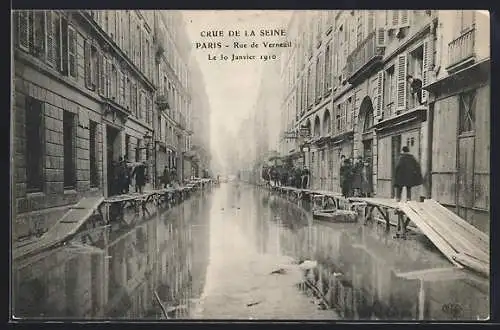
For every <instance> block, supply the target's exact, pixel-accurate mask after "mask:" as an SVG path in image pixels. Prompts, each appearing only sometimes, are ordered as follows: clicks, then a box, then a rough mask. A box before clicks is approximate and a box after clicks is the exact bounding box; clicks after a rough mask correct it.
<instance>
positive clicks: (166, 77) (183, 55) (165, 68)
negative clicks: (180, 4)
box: [154, 10, 191, 180]
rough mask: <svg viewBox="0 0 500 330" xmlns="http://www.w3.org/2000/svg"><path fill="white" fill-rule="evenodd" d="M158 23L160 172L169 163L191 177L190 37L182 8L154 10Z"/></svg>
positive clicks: (158, 153) (180, 175) (181, 176)
mask: <svg viewBox="0 0 500 330" xmlns="http://www.w3.org/2000/svg"><path fill="white" fill-rule="evenodd" d="M154 19H155V24H156V29H155V36H156V39H155V40H156V42H157V44H156V54H155V57H156V65H157V68H158V71H157V72H158V90H157V93H156V104H157V109H158V112H157V116H156V120H157V123H156V125H155V126H156V127H157V132H156V133H157V134H156V141H157V146H156V152H157V158H158V162H157V163H158V166H157V168H156V174H157V175H158V176H159V175H161V174H162V173H163V170H164V168H165V166H166V167H167V168H168V169H170V170H172V169H175V170H176V171H177V179H179V180H182V179H185V178H189V177H190V172H191V165H190V158H189V155H188V154H187V153H188V151H189V149H190V142H191V141H190V140H191V120H190V118H191V98H190V88H189V84H190V70H189V67H188V65H189V62H188V61H189V54H190V47H189V41H188V40H187V38H186V35H185V33H184V30H185V27H184V23H183V18H182V14H181V13H180V12H179V11H165V10H160V11H154Z"/></svg>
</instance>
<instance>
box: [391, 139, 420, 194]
mask: <svg viewBox="0 0 500 330" xmlns="http://www.w3.org/2000/svg"><path fill="white" fill-rule="evenodd" d="M402 151H403V152H402V153H401V156H400V157H399V160H398V163H397V165H396V169H395V174H394V187H396V199H397V201H400V200H401V194H402V192H403V187H406V199H407V200H410V199H411V188H412V187H415V186H419V185H421V184H422V182H423V178H422V171H421V169H420V164H419V163H418V161H417V160H416V159H415V157H414V156H413V155H412V154H410V149H409V148H408V147H407V146H404V147H403V150H402Z"/></svg>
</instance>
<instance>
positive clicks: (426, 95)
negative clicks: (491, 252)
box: [281, 10, 490, 231]
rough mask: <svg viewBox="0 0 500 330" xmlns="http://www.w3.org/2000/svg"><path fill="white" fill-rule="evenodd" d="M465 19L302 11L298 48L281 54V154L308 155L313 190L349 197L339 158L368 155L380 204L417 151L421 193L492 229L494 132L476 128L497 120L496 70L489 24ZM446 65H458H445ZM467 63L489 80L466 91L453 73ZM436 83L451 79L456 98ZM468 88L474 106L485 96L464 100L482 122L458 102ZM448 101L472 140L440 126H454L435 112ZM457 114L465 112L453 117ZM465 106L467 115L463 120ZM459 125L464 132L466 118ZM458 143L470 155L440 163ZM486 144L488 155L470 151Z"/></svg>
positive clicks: (293, 26)
mask: <svg viewBox="0 0 500 330" xmlns="http://www.w3.org/2000/svg"><path fill="white" fill-rule="evenodd" d="M464 13H465V14H464ZM464 13H463V12H462V11H450V12H446V11H435V10H379V11H369V10H347V11H318V12H314V11H307V12H305V11H303V12H295V13H294V15H293V17H292V19H291V21H290V24H289V28H288V36H289V38H291V40H293V41H294V42H293V48H292V49H288V50H286V51H285V52H284V53H283V54H282V61H283V64H282V80H283V81H284V85H285V92H284V94H283V102H282V109H281V111H282V114H283V117H282V120H283V122H284V124H283V125H284V126H283V127H282V128H281V130H282V132H283V136H284V137H285V138H284V139H283V142H282V143H283V144H282V145H284V146H285V147H284V148H283V150H282V151H283V152H284V154H285V155H291V154H292V153H293V152H294V151H299V153H298V157H296V159H297V162H299V161H300V162H303V164H304V165H305V166H306V167H309V169H310V172H311V187H312V188H313V189H328V190H332V191H337V192H340V182H339V169H340V157H341V156H342V155H344V156H346V157H347V158H353V159H354V158H358V157H359V156H361V157H363V159H364V160H365V162H366V163H368V166H367V172H368V173H369V181H371V182H370V187H371V190H372V193H373V194H375V195H376V196H377V197H384V198H391V197H394V189H393V175H394V168H395V166H396V162H397V160H398V158H399V155H400V152H401V149H402V147H403V146H408V147H409V149H410V152H411V153H412V154H413V155H414V156H415V157H416V158H417V160H418V161H419V162H420V164H421V167H422V173H423V175H424V184H423V185H422V186H419V187H416V188H414V190H413V191H412V195H413V196H416V197H418V196H425V197H427V198H434V199H436V200H438V201H440V202H441V203H443V204H444V205H446V206H450V207H451V209H453V210H455V211H457V212H458V213H459V214H460V215H462V216H464V217H466V218H467V219H468V220H469V221H470V222H472V223H474V224H475V225H477V226H478V227H479V228H481V229H482V230H485V231H486V230H487V229H486V227H487V224H488V222H487V221H486V222H485V221H484V220H480V218H481V219H489V211H486V210H487V209H488V210H489V202H488V197H487V196H488V195H489V182H487V181H488V180H487V179H486V178H487V177H488V175H489V173H490V172H489V167H488V164H489V163H488V161H486V160H487V159H489V130H488V129H486V126H484V127H485V128H484V129H482V130H481V134H483V135H484V136H483V135H481V134H479V133H478V134H475V133H471V132H476V131H475V129H473V128H471V127H472V126H474V125H478V124H479V122H477V121H475V122H474V125H473V124H471V122H472V121H474V120H480V123H481V125H486V124H485V123H487V122H489V117H488V116H489V115H486V114H485V113H486V112H488V111H489V110H488V109H489V99H488V98H487V97H486V95H489V77H487V76H485V75H484V73H485V72H487V71H488V70H486V71H485V70H484V69H482V68H483V67H484V66H486V65H487V64H488V63H489V60H488V59H489V43H487V42H486V41H485V42H483V43H479V42H477V40H475V39H474V40H473V39H472V38H473V37H472V36H475V35H476V34H477V33H482V34H483V33H486V32H485V31H488V33H489V20H488V17H487V16H486V18H483V16H481V17H482V18H483V20H482V21H480V20H479V19H478V18H477V17H478V14H477V13H473V11H465V12H464ZM446 15H448V16H446ZM471 15H472V16H471ZM471 17H473V18H471ZM457 24H458V25H457ZM471 24H472V25H471ZM468 26H473V28H468ZM458 30H460V31H461V32H456V31H458ZM470 31H474V32H470ZM457 34H459V35H457ZM488 35H489V34H488ZM456 38H458V39H456ZM455 39H456V40H458V41H456V40H455ZM471 40H472V41H471ZM485 40H486V39H485ZM453 42H455V44H456V45H455V44H454V45H455V46H452V44H453ZM462 44H463V45H462ZM478 45H480V46H478ZM453 47H455V48H453ZM464 47H468V48H466V49H464ZM464 54H466V55H464ZM462 57H466V59H462ZM443 61H445V62H446V61H448V62H453V63H452V64H449V63H447V62H446V63H442V64H441V62H443ZM463 61H465V64H464V63H462V62H463ZM454 62H456V63H454ZM477 63H483V64H480V65H477ZM462 64H464V65H465V67H467V65H468V66H470V67H472V70H473V72H476V71H477V72H480V73H482V74H483V75H479V74H478V75H479V76H478V77H474V80H469V79H463V80H461V83H462V84H463V85H464V86H465V87H457V86H461V85H460V84H458V85H457V83H456V81H455V78H449V77H451V76H453V73H454V72H455V71H454V69H455V70H463V69H464V65H462ZM443 65H448V66H449V67H448V68H445V67H443ZM456 68H458V69H456ZM436 79H437V80H438V81H443V82H446V81H451V82H452V83H451V84H452V85H454V87H453V88H454V91H448V92H446V93H443V92H442V90H441V88H439V87H437V86H441V83H440V84H437V85H436V83H434V81H435V80H436ZM476 80H477V81H476ZM422 86H423V87H424V88H422ZM427 86H429V88H427ZM433 86H436V87H433ZM453 88H451V89H453ZM467 89H469V90H475V92H474V93H479V94H481V102H482V103H481V102H480V103H477V102H476V101H471V100H477V99H478V98H475V97H472V96H470V95H469V94H467V96H463V97H465V98H466V99H467V101H462V103H463V104H467V106H466V107H465V108H467V109H470V108H473V107H474V106H477V107H478V109H481V110H477V111H479V112H481V116H480V117H474V115H472V116H471V115H469V117H467V116H468V115H467V114H468V113H469V112H470V111H469V112H467V111H466V110H463V109H465V108H464V105H460V104H462V103H459V102H458V101H457V100H459V99H460V98H461V97H462V96H460V95H462V94H461V93H463V92H464V90H467ZM438 90H439V92H438ZM474 95H476V94H474ZM463 97H462V99H463ZM462 99H460V100H462ZM486 99H488V101H486ZM452 100H453V101H452ZM446 102H455V103H453V106H452V105H451V103H450V106H449V107H450V110H449V111H450V114H449V115H450V116H453V118H455V117H454V116H459V117H460V116H462V117H464V118H466V117H467V118H469V119H467V120H468V121H469V123H468V124H467V125H469V126H468V128H467V134H465V133H464V134H465V135H463V134H462V133H457V132H462V131H461V130H460V129H459V126H457V127H458V128H457V127H456V129H453V126H449V125H447V124H446V125H447V126H446V128H445V127H444V126H443V127H441V126H439V125H440V124H439V123H442V124H443V125H445V124H444V123H445V122H444V121H441V120H442V119H440V118H442V117H441V116H445V114H444V112H445V111H443V112H439V111H436V106H437V107H445V106H444V105H443V104H448V103H446ZM464 102H465V103H464ZM467 102H468V103H467ZM474 102H476V103H477V104H478V105H476V103H474ZM453 107H455V108H456V111H452V108H453ZM459 109H462V110H460V111H462V112H464V111H465V112H464V113H462V114H461V115H460V113H461V112H460V111H459ZM488 113H489V112H488ZM478 116H479V115H478ZM459 117H456V118H459ZM462 117H460V118H462ZM472 117H474V120H472V119H470V118H472ZM436 118H437V120H439V121H438V123H436V121H435V120H436ZM461 120H462V119H461ZM463 120H465V119H463ZM456 122H457V125H459V124H458V122H459V119H457V120H456ZM446 123H447V122H446ZM481 127H483V126H481ZM450 130H451V131H450ZM436 132H437V133H436ZM469 135H473V136H474V138H471V137H470V136H469ZM452 136H455V138H456V139H455V140H454V141H455V142H454V143H455V145H456V146H457V147H456V150H461V149H460V148H462V147H463V148H464V149H463V151H462V156H460V155H458V151H457V152H455V151H453V152H452V153H451V154H450V156H451V162H448V161H444V158H443V160H442V161H441V160H439V159H440V158H441V157H440V156H437V155H436V153H439V155H445V154H448V152H446V153H443V152H444V150H445V149H443V150H442V151H443V152H440V151H439V150H441V149H442V148H446V150H448V148H449V145H448V144H442V141H443V139H444V141H448V140H449V139H451V137H452ZM466 136H469V139H468V140H467V138H466ZM286 137H288V138H286ZM472 141H474V143H473V142H472ZM477 141H480V143H481V145H485V146H486V145H487V146H488V148H486V149H480V148H474V147H471V145H473V144H474V145H476V144H475V143H477ZM461 144H463V146H462V145H461ZM445 146H446V147H445ZM460 146H461V147H460ZM440 148H441V149H440ZM467 148H468V149H467ZM471 148H472V149H471ZM452 149H453V148H452ZM454 150H455V149H454ZM436 157H437V159H438V160H435V159H436ZM443 157H444V156H443ZM460 157H462V158H460ZM464 157H465V158H464ZM447 159H448V158H447ZM445 164H446V165H445ZM476 164H477V165H476ZM465 173H467V174H465ZM449 179H452V180H451V181H447V182H448V183H447V184H446V185H445V184H444V183H443V182H444V180H449ZM464 180H465V181H466V182H467V183H463V182H464ZM455 187H462V188H455ZM472 188H474V189H475V190H476V193H475V194H476V197H474V198H472V197H470V198H469V197H465V196H467V194H465V191H471V190H470V189H472ZM460 189H462V192H459V190H460ZM469 214H470V216H469ZM477 214H481V215H477ZM472 218H474V219H475V220H473V219H472ZM479 223H485V225H481V224H479Z"/></svg>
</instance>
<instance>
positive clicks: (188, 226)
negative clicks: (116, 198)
mask: <svg viewBox="0 0 500 330" xmlns="http://www.w3.org/2000/svg"><path fill="white" fill-rule="evenodd" d="M210 199H211V196H210V195H209V194H203V195H202V196H199V197H196V198H192V199H190V200H187V201H186V202H184V203H183V204H181V205H178V206H176V207H174V208H173V209H171V210H169V211H167V212H165V213H164V214H157V215H156V216H154V217H153V218H152V219H151V220H149V221H147V222H145V223H142V224H140V225H137V226H135V227H133V228H128V229H126V228H121V229H116V228H106V230H101V232H100V233H99V234H97V235H96V234H94V239H93V240H92V241H93V242H95V245H93V246H90V245H84V244H82V242H81V240H80V239H78V240H75V241H73V242H70V243H69V244H67V245H65V246H63V247H61V248H58V249H54V250H52V251H49V252H47V253H43V254H40V255H37V256H35V257H33V258H30V259H27V260H23V261H21V262H17V263H15V264H14V275H15V276H14V283H13V284H14V287H13V298H14V301H13V303H14V315H15V316H16V317H21V318H37V317H42V318H129V319H130V318H153V319H162V318H164V315H163V313H162V310H161V308H160V306H159V303H158V301H157V300H156V298H155V295H154V293H155V292H156V293H157V295H158V297H159V298H160V299H161V301H162V302H163V304H164V305H165V306H166V307H167V311H168V317H169V318H188V317H189V310H190V305H191V303H192V301H193V299H195V298H197V297H199V295H200V293H201V291H202V288H203V283H204V278H205V271H206V266H207V263H208V249H207V247H208V240H209V237H208V233H209V231H208V226H209V222H208V219H207V217H206V215H207V210H208V209H209V208H210Z"/></svg>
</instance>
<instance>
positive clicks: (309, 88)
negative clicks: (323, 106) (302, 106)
mask: <svg viewBox="0 0 500 330" xmlns="http://www.w3.org/2000/svg"><path fill="white" fill-rule="evenodd" d="M307 79H308V86H307V106H308V107H309V106H312V105H313V103H314V77H313V72H312V66H311V65H309V68H308V69H307Z"/></svg>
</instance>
